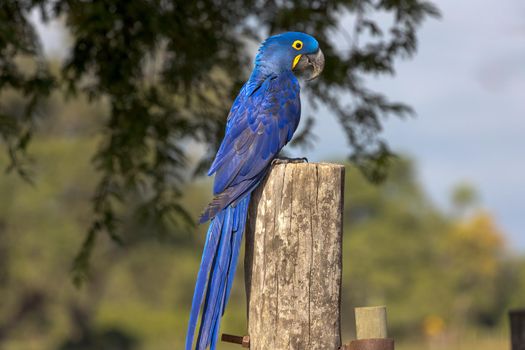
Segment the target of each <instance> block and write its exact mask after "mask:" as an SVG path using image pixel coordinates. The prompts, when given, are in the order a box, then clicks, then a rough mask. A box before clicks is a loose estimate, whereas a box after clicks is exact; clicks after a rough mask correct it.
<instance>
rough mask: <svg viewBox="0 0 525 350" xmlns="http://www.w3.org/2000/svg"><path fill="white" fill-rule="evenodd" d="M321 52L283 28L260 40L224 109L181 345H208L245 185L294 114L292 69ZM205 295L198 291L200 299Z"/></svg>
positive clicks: (317, 60) (261, 172) (305, 66)
mask: <svg viewBox="0 0 525 350" xmlns="http://www.w3.org/2000/svg"><path fill="white" fill-rule="evenodd" d="M323 67H324V56H323V53H322V51H321V50H320V48H319V44H318V42H317V40H315V39H314V38H313V37H312V36H310V35H307V34H304V33H299V32H287V33H283V34H279V35H274V36H271V37H269V38H268V39H266V40H265V41H264V42H263V43H262V45H261V47H260V48H259V51H258V53H257V56H256V58H255V67H254V69H253V72H252V74H251V76H250V79H248V81H247V82H246V83H245V84H244V86H243V87H242V88H241V91H240V92H239V95H238V96H237V98H236V99H235V102H234V103H233V106H232V108H231V110H230V113H229V115H228V119H227V123H226V134H225V136H224V140H223V141H222V144H221V146H220V148H219V151H218V152H217V155H216V157H215V160H214V162H213V164H212V165H211V168H210V170H209V172H208V175H213V174H215V182H214V186H213V194H214V198H213V200H212V202H211V203H210V204H209V205H208V207H207V208H206V210H205V211H204V213H203V214H202V216H201V218H200V222H201V223H204V222H206V221H207V220H210V219H211V223H210V226H209V228H208V234H207V237H206V243H205V246H204V251H203V254H202V261H201V265H200V269H199V273H198V276H197V282H196V285H195V291H194V295H193V302H192V306H191V313H190V320H189V325H188V332H187V335H186V350H191V348H192V345H193V340H194V339H193V338H194V333H195V329H196V327H197V319H198V316H199V311H200V309H201V306H202V302H203V299H205V301H204V307H203V311H202V317H201V323H200V329H199V335H198V338H197V343H196V347H195V349H198V350H205V349H206V348H207V347H208V346H210V349H212V350H213V349H215V347H216V343H217V338H218V335H219V325H220V320H221V317H222V315H223V313H224V308H225V306H226V303H227V301H228V297H229V294H230V289H231V286H232V282H233V277H234V275H235V268H236V265H237V257H238V256H239V249H240V244H241V240H242V235H243V232H244V227H245V224H246V218H247V212H248V204H249V202H250V195H251V192H252V191H253V190H254V189H255V188H256V187H257V185H259V183H260V182H261V180H262V179H263V178H264V176H265V175H266V173H267V172H268V169H269V168H270V166H271V164H272V161H273V160H274V159H275V157H276V156H277V155H278V153H279V151H280V150H281V148H283V146H284V145H286V144H287V143H288V141H290V139H291V138H292V136H293V134H294V132H295V130H296V129H297V125H298V124H299V119H300V116H301V103H300V97H299V90H300V87H299V82H298V80H297V78H296V77H295V75H294V73H296V72H304V71H306V72H308V73H309V77H308V79H309V80H311V79H314V78H315V77H317V76H318V75H319V74H320V73H321V71H322V70H323ZM204 296H206V298H204Z"/></svg>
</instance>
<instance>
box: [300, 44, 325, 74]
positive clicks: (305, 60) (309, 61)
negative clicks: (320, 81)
mask: <svg viewBox="0 0 525 350" xmlns="http://www.w3.org/2000/svg"><path fill="white" fill-rule="evenodd" d="M323 68H324V55H323V51H321V49H319V50H317V52H315V53H313V54H308V55H302V56H301V58H300V59H299V62H298V63H297V65H296V66H295V70H299V71H306V70H308V71H309V72H310V75H309V76H308V77H307V78H306V80H313V79H315V78H317V77H318V76H319V74H321V72H322V71H323Z"/></svg>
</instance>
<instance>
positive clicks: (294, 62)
mask: <svg viewBox="0 0 525 350" xmlns="http://www.w3.org/2000/svg"><path fill="white" fill-rule="evenodd" d="M301 56H302V55H301V54H299V55H297V56H295V58H294V59H293V64H292V69H294V68H295V66H297V63H299V60H300V59H301Z"/></svg>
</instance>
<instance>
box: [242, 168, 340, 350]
mask: <svg viewBox="0 0 525 350" xmlns="http://www.w3.org/2000/svg"><path fill="white" fill-rule="evenodd" d="M343 185H344V167H343V166H342V165H337V164H324V163H321V164H317V163H286V164H276V165H274V166H273V167H272V169H271V171H270V172H269V175H268V177H267V178H266V181H265V182H264V183H263V184H262V185H261V186H260V187H259V188H258V189H257V190H256V191H255V192H254V194H253V195H252V201H251V207H250V214H249V219H248V220H249V221H248V227H247V231H246V258H245V273H246V293H247V297H248V334H249V336H250V349H251V350H268V349H272V350H284V349H309V350H316V349H323V350H336V349H338V348H339V347H340V345H341V329H340V308H341V307H340V305H341V266H342V262H341V243H342V230H343V227H342V226H343V225H342V223H343Z"/></svg>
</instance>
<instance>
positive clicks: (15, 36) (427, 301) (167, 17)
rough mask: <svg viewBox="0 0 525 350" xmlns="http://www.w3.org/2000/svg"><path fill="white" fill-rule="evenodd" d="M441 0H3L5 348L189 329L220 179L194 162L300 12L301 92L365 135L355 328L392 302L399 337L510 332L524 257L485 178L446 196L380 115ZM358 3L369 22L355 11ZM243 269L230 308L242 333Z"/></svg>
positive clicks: (353, 205) (206, 153) (141, 345)
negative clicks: (481, 186)
mask: <svg viewBox="0 0 525 350" xmlns="http://www.w3.org/2000/svg"><path fill="white" fill-rule="evenodd" d="M31 11H37V12H38V13H39V14H40V15H41V16H42V17H43V19H44V20H54V19H59V20H60V21H63V22H64V24H65V26H66V28H67V29H68V30H69V33H70V37H71V43H69V44H68V45H69V47H70V51H69V52H68V55H67V58H66V60H65V61H64V62H55V61H52V60H50V59H49V58H47V57H45V56H44V55H43V54H42V49H41V46H40V43H39V39H38V36H37V34H36V33H35V31H34V28H33V26H32V24H31V22H30V21H29V20H28V16H29V14H30V13H31ZM437 15H438V11H437V10H436V8H435V7H434V6H433V5H431V4H430V3H427V2H424V1H417V0H402V1H399V0H395V1H391V0H387V1H369V0H359V1H355V0H354V1H331V2H326V1H293V2H284V1H283V2H281V1H276V2H274V1H260V2H258V1H250V0H248V1H207V0H203V1H195V2H192V1H184V2H183V1H161V0H150V1H146V0H133V1H124V0H122V1H74V0H55V1H51V0H25V1H23V0H12V1H2V2H0V136H1V139H2V141H3V142H4V144H5V149H6V150H7V152H4V153H2V154H0V166H1V167H2V168H5V169H7V170H8V171H9V172H11V173H13V172H14V173H17V174H18V175H19V176H16V175H15V174H11V175H5V176H3V177H2V178H1V179H0V194H1V195H2V201H1V202H0V300H2V302H1V304H0V305H1V306H2V307H0V348H2V349H8V350H9V349H13V350H14V349H24V350H25V349H28V350H31V349H68V350H73V349H76V350H79V349H123V350H124V349H161V350H162V349H173V348H175V349H177V348H181V347H182V340H183V338H184V333H185V327H186V321H187V315H188V311H189V305H190V301H191V294H192V291H193V283H194V279H195V273H196V271H197V268H198V263H199V260H200V253H201V248H202V244H203V234H204V232H203V231H204V229H205V228H204V227H197V228H195V227H193V226H192V225H191V221H192V220H191V219H192V218H196V217H197V216H198V213H199V212H200V211H201V210H202V208H203V207H204V206H205V204H206V203H207V202H208V200H209V199H210V183H209V180H207V179H202V178H200V177H195V175H199V174H201V173H202V171H203V170H204V169H206V166H207V164H208V162H209V161H210V157H211V156H212V155H213V154H214V152H215V150H216V147H217V144H218V142H219V141H220V140H221V137H222V133H223V127H224V121H225V117H226V115H227V110H228V108H229V106H230V105H231V101H232V99H233V98H234V97H235V94H236V93H237V91H238V89H239V87H240V85H241V84H242V82H243V80H245V78H246V77H247V74H248V71H249V69H250V62H251V57H248V52H249V49H250V47H253V45H255V43H258V42H259V41H260V40H261V39H262V38H263V37H264V36H266V34H267V33H273V32H278V31H281V30H290V29H293V30H303V31H306V32H309V33H312V34H314V35H315V36H316V37H317V38H318V39H319V41H320V43H321V46H322V48H323V51H324V52H325V55H326V59H327V62H326V69H325V72H324V74H323V77H322V80H320V81H318V82H316V83H314V84H311V85H307V86H306V91H305V95H304V100H308V101H309V102H310V103H311V104H312V105H313V106H314V107H315V106H325V107H327V108H328V110H330V111H331V112H332V113H334V114H335V115H336V116H337V117H338V119H339V120H340V122H341V125H342V127H343V128H344V130H345V131H346V133H347V135H348V142H349V154H350V161H351V162H352V165H348V169H347V179H346V181H347V184H346V186H345V188H346V192H347V193H346V194H345V201H346V203H345V215H344V217H345V240H344V260H345V261H344V266H345V269H344V283H345V285H344V287H343V293H344V298H343V299H344V300H343V302H344V304H343V307H344V310H347V311H346V313H345V317H346V319H345V320H344V325H345V329H344V334H345V339H348V338H349V337H350V335H351V324H352V320H351V317H350V316H349V315H350V314H351V308H352V307H353V306H358V305H369V304H381V303H387V304H388V307H389V312H390V313H389V317H390V324H391V326H392V332H393V334H394V336H396V337H398V339H399V340H401V342H403V341H406V342H407V343H406V345H403V343H401V346H403V347H400V348H401V349H411V348H410V346H413V349H421V348H422V345H421V344H422V342H426V343H428V344H431V345H432V346H435V345H436V344H437V345H439V344H442V345H443V346H442V348H443V349H455V348H454V346H455V344H458V342H459V340H460V339H461V338H462V337H463V336H464V334H466V333H467V332H468V333H469V334H477V333H483V334H492V332H495V333H498V332H500V331H501V329H502V327H504V324H505V322H504V320H505V311H506V310H507V309H508V308H509V307H511V306H517V305H520V304H521V305H523V303H525V300H524V299H525V297H524V296H523V293H520V292H519V291H520V290H524V288H525V260H524V259H523V258H522V257H519V256H513V255H512V254H510V251H509V247H507V246H506V244H505V240H504V238H503V235H502V233H501V232H500V231H499V230H498V227H497V225H496V223H495V222H494V220H493V219H492V217H491V215H490V213H487V212H484V211H483V210H481V209H480V207H479V203H478V201H477V196H476V191H475V189H473V188H472V187H470V186H469V185H468V184H460V185H459V186H458V188H456V189H454V191H453V193H452V194H451V207H452V208H454V211H453V212H452V213H447V212H444V211H443V210H441V209H439V208H437V207H436V206H435V205H434V204H433V203H432V202H431V201H430V200H429V198H428V197H427V196H426V194H425V193H424V191H423V189H422V187H421V186H420V185H419V183H418V182H417V179H416V172H415V170H414V164H413V163H412V162H411V161H410V160H408V159H404V158H402V157H401V158H399V159H395V158H391V157H389V155H390V151H389V149H388V146H387V145H386V144H385V143H384V142H383V141H382V140H381V138H380V136H379V133H380V131H381V128H382V122H383V121H384V118H386V117H388V116H400V117H402V116H405V115H408V114H410V113H411V109H410V107H408V106H407V105H405V104H403V103H399V102H391V101H389V100H388V99H387V98H386V97H385V96H382V95H381V94H379V93H377V92H374V91H372V90H370V89H368V88H367V87H366V85H365V81H366V77H367V76H370V75H377V74H393V73H394V60H395V59H396V58H400V57H407V56H410V55H412V54H413V53H414V52H415V50H416V43H417V40H416V30H417V28H418V26H419V25H420V24H421V23H422V21H423V20H424V19H425V18H427V17H429V16H437ZM342 16H350V17H351V18H353V23H354V27H352V28H340V27H338V23H339V19H340V18H341V17H342ZM240 19H242V20H240ZM380 19H381V20H380ZM385 19H387V20H385ZM384 23H388V25H387V26H385V25H384ZM344 96H350V97H351V101H352V104H351V105H350V106H346V105H342V104H341V102H340V101H343V100H345V99H343V98H342V97H344ZM312 120H313V119H311V117H309V116H304V120H303V123H302V129H301V132H300V135H299V136H298V137H297V138H296V141H297V142H296V143H298V144H299V145H303V146H304V145H305V144H306V145H307V144H308V142H309V140H311V135H310V131H311V130H312V129H314V126H313V125H312V123H313V122H312ZM200 150H203V151H202V152H201V151H200ZM387 170H388V174H389V176H388V178H387V179H386V180H385V181H384V182H383V183H382V184H380V185H378V186H376V185H372V184H371V183H370V181H369V180H371V179H372V180H380V179H384V177H385V175H386V173H387ZM86 232H87V235H86ZM101 232H106V233H108V235H101V234H99V233H101ZM95 242H97V244H95ZM116 242H118V243H121V244H116ZM95 246H96V247H97V249H93V248H94V247H95ZM123 246H124V248H123ZM79 247H82V248H81V249H80V252H79ZM73 261H75V265H74V267H75V269H74V272H75V273H74V277H75V281H77V282H80V281H82V279H83V278H84V277H85V274H86V273H87V272H88V271H89V277H90V279H89V282H88V283H86V284H85V285H84V287H83V288H81V289H75V287H74V286H73V284H72V283H71V265H72V262H73ZM89 262H91V263H90V266H91V268H90V269H89V270H88V269H87V267H88V263H89ZM357 262H359V263H357ZM242 278H243V276H242V269H241V270H240V271H239V273H238V276H237V278H236V282H235V286H234V290H233V292H232V298H231V304H230V306H229V308H228V311H227V313H226V316H225V320H224V322H223V330H224V331H228V332H231V333H236V334H243V333H244V332H245V319H244V318H245V313H244V307H245V306H244V291H243V288H242V286H243V281H242ZM495 341H496V342H497V341H499V340H498V339H497V337H496V340H495ZM411 344H416V345H411ZM497 344H498V346H499V347H500V348H501V346H502V345H501V344H502V343H497ZM498 346H495V345H494V344H493V343H490V345H488V347H487V349H494V348H498ZM222 348H224V349H227V348H228V346H226V345H222ZM433 348H437V347H433ZM474 348H475V349H482V347H481V346H477V345H476V346H474V347H472V349H474ZM458 349H459V348H458Z"/></svg>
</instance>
